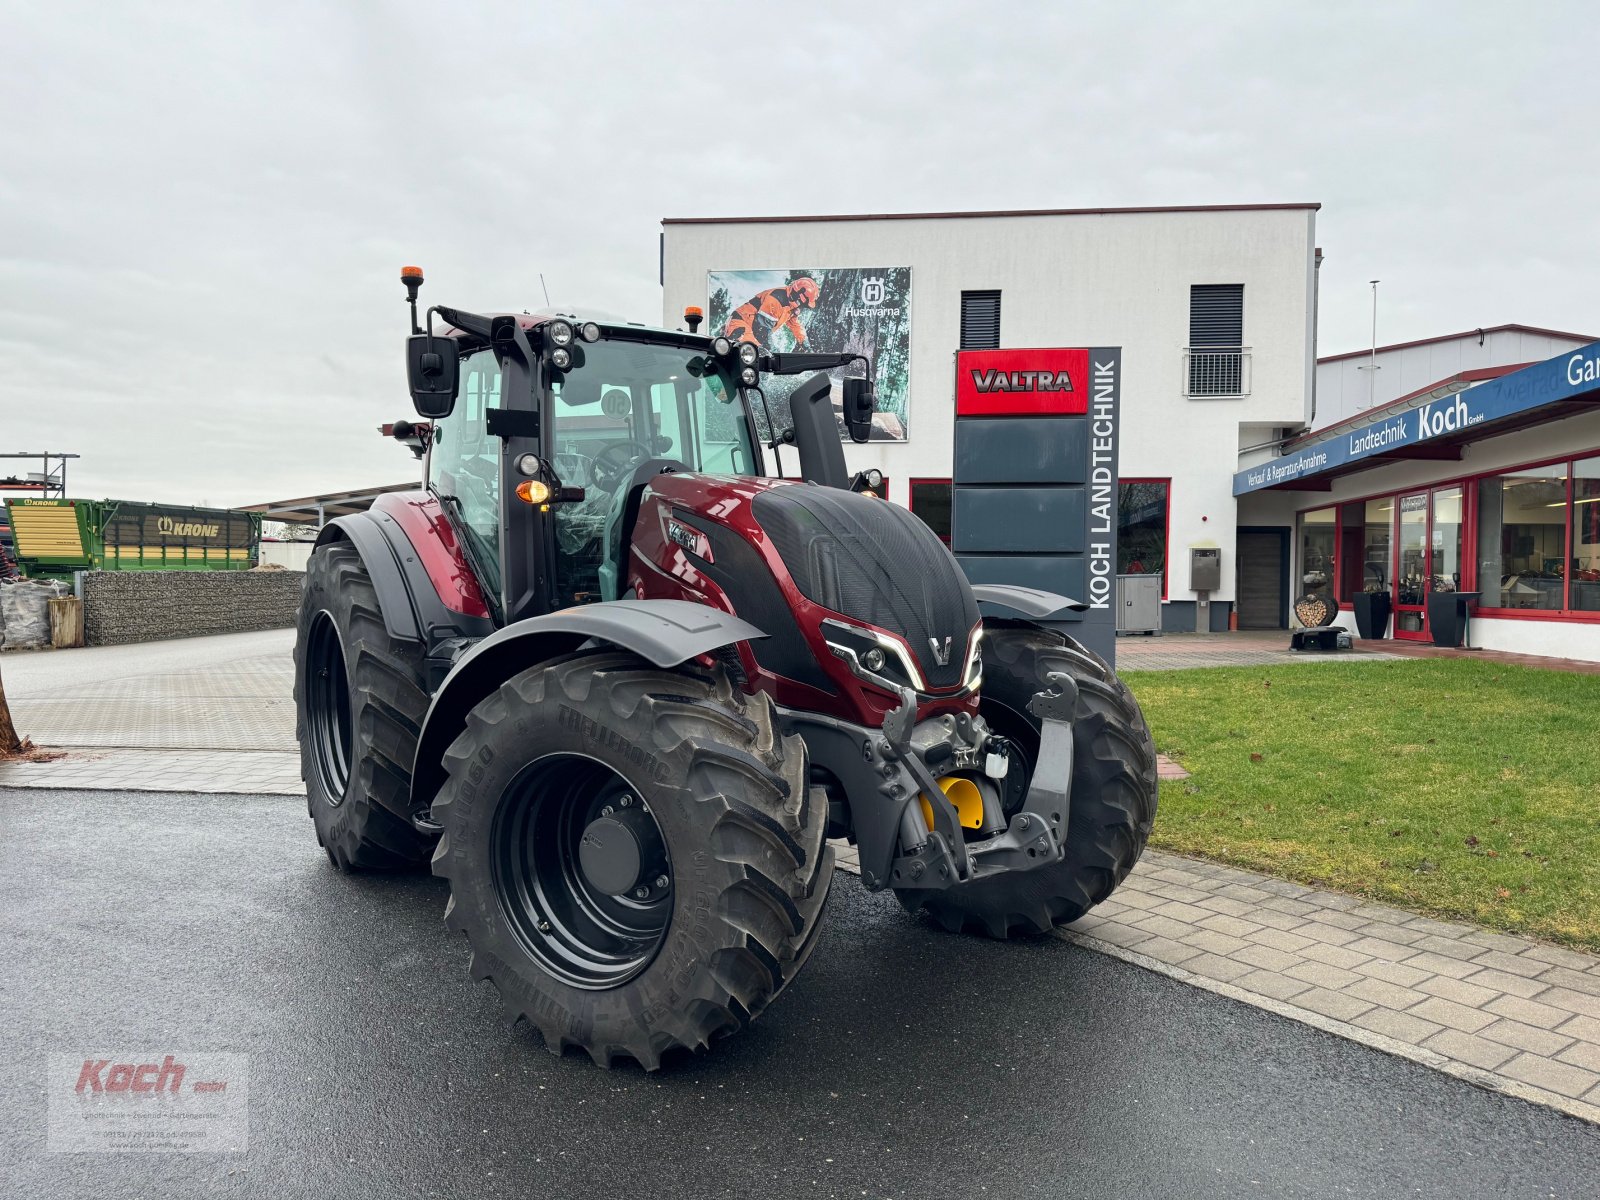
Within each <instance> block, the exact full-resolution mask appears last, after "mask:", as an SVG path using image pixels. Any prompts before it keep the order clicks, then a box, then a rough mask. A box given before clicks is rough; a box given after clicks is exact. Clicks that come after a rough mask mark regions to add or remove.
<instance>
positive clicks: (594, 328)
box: [579, 321, 600, 342]
mask: <svg viewBox="0 0 1600 1200" xmlns="http://www.w3.org/2000/svg"><path fill="white" fill-rule="evenodd" d="M579 332H580V333H581V334H582V335H583V340H584V341H586V342H598V341H599V340H600V326H598V325H596V324H595V323H594V322H593V321H585V322H584V323H583V328H582V329H581V330H579Z"/></svg>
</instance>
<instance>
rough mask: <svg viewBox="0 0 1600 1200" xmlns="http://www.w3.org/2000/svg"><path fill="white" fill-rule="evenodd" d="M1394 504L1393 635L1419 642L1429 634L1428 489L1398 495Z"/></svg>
mask: <svg viewBox="0 0 1600 1200" xmlns="http://www.w3.org/2000/svg"><path fill="white" fill-rule="evenodd" d="M1396 507H1397V508H1398V509H1399V510H1400V529H1399V536H1398V537H1396V538H1395V540H1394V553H1395V570H1394V635H1395V637H1397V638H1405V639H1408V640H1410V641H1417V642H1420V641H1423V640H1424V639H1426V638H1427V636H1428V618H1427V604H1428V493H1427V492H1417V493H1416V494H1414V495H1410V496H1401V497H1400V503H1399V504H1398V505H1397V506H1396Z"/></svg>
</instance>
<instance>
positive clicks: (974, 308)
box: [961, 292, 1000, 350]
mask: <svg viewBox="0 0 1600 1200" xmlns="http://www.w3.org/2000/svg"><path fill="white" fill-rule="evenodd" d="M961 348H962V349H963V350H998V349H999V348H1000V293H999V292H962V293H961Z"/></svg>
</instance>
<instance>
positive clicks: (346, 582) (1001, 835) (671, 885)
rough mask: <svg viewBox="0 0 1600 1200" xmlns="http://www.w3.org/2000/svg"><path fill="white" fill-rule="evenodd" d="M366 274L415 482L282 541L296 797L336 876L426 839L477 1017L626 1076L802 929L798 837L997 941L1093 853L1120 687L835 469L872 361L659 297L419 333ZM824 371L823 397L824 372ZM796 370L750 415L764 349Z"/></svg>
mask: <svg viewBox="0 0 1600 1200" xmlns="http://www.w3.org/2000/svg"><path fill="white" fill-rule="evenodd" d="M402 280H403V282H404V283H405V284H406V286H407V290H408V293H409V298H410V303H411V312H412V336H411V338H410V339H409V343H408V367H409V374H410V382H411V391H412V398H413V402H414V404H415V406H416V410H417V413H418V415H419V416H420V417H421V418H422V420H420V421H418V422H400V423H398V424H397V427H396V428H395V429H394V431H393V432H394V434H395V436H396V437H397V438H399V439H400V440H402V441H405V442H408V443H409V444H411V445H412V446H413V448H414V449H416V451H417V452H418V453H420V454H422V455H423V458H424V461H425V463H426V472H425V473H426V485H425V489H424V490H422V491H419V492H413V493H400V494H391V495H386V496H383V497H381V498H380V499H379V500H378V501H377V502H376V503H375V504H374V505H373V507H372V509H371V510H370V511H369V512H366V513H362V514H359V515H356V516H349V517H342V518H339V519H338V520H336V521H333V522H332V523H330V524H329V525H328V526H327V527H326V528H325V529H324V530H323V531H322V534H321V536H320V538H319V539H318V542H317V546H316V549H315V551H314V553H313V554H312V557H311V562H310V565H309V568H308V570H307V574H306V585H305V598H304V602H303V605H302V607H301V611H300V621H299V638H298V642H297V646H296V650H295V662H296V682H295V698H296V704H297V707H298V724H299V736H300V744H301V755H302V760H303V768H304V774H305V780H306V789H307V793H308V803H309V806H310V811H311V816H312V819H313V820H314V821H315V822H316V830H317V838H318V841H319V842H321V844H322V845H323V847H324V848H325V849H326V851H327V854H328V857H329V858H330V859H331V860H332V861H333V862H334V863H335V864H336V865H337V866H338V867H340V868H342V869H344V870H351V871H354V870H366V869H384V868H396V867H404V866H407V865H410V864H415V863H419V862H421V861H422V860H424V859H427V858H429V857H430V856H431V858H432V863H433V870H434V873H435V874H438V875H441V876H444V877H445V878H447V879H449V881H450V892H451V895H450V902H449V905H448V907H447V908H446V910H445V920H446V922H447V923H448V925H449V926H450V927H451V928H453V929H458V930H460V931H461V932H462V933H464V934H466V936H467V939H468V941H469V943H470V945H471V949H472V974H473V976H474V977H475V978H479V979H490V980H492V981H493V982H494V984H495V986H496V987H497V988H498V990H499V992H500V995H501V997H502V998H503V1000H504V1002H505V1005H506V1007H507V1010H508V1014H509V1016H510V1017H511V1018H512V1019H515V1018H517V1017H525V1018H527V1020H528V1021H529V1022H531V1023H532V1024H533V1025H535V1026H537V1027H538V1029H539V1030H540V1031H541V1033H542V1034H543V1037H544V1040H545V1043H546V1045H547V1046H549V1047H550V1048H551V1049H552V1050H554V1051H556V1052H557V1053H559V1052H560V1051H562V1050H563V1049H564V1048H566V1047H567V1046H569V1045H577V1046H581V1047H582V1048H583V1049H585V1050H587V1051H588V1052H589V1054H590V1055H591V1056H593V1058H594V1059H595V1061H596V1062H599V1063H602V1064H606V1065H609V1064H610V1063H611V1062H612V1061H614V1060H616V1059H618V1058H633V1059H635V1060H637V1061H638V1062H639V1063H640V1064H642V1065H643V1066H644V1067H646V1068H648V1069H654V1068H656V1067H659V1066H660V1064H661V1062H662V1058H663V1055H666V1054H668V1053H669V1052H672V1051H676V1050H684V1049H687V1050H691V1051H692V1050H698V1049H700V1048H703V1047H705V1046H706V1045H708V1044H709V1043H710V1042H711V1041H712V1040H713V1039H715V1038H717V1037H719V1036H721V1035H723V1034H726V1033H730V1032H732V1031H734V1030H737V1029H739V1028H742V1027H743V1026H744V1025H746V1024H747V1023H748V1022H750V1021H751V1020H752V1019H753V1018H755V1017H756V1016H757V1015H759V1014H760V1012H761V1011H762V1010H763V1009H764V1008H765V1007H766V1006H767V1004H768V1003H770V1002H771V1001H772V999H773V998H774V997H775V996H776V995H777V994H778V993H779V992H780V991H782V990H783V988H784V987H785V986H786V985H787V984H788V983H789V982H790V981H791V980H793V979H794V977H795V976H796V974H797V973H798V972H799V970H800V968H801V967H802V966H803V965H804V964H805V962H806V959H807V957H808V956H809V955H810V954H811V951H812V950H813V949H814V947H815V946H816V942H817V933H818V929H819V927H820V924H821V918H822V913H823V908H824V904H825V902H826V900H827V896H828V890H829V887H830V885H831V884H832V882H833V851H832V849H831V848H830V847H829V845H828V841H829V839H832V838H847V839H849V840H850V841H851V842H853V843H854V844H855V845H856V846H857V848H858V851H859V855H860V860H861V882H862V883H863V884H864V885H865V886H866V888H867V889H868V890H869V891H881V890H883V889H885V888H888V889H891V890H893V892H894V893H895V895H896V896H897V897H898V898H899V899H900V902H901V903H902V904H903V905H904V906H905V907H906V909H908V910H910V911H913V912H915V911H918V910H923V909H926V910H927V911H928V912H929V913H930V914H931V915H932V916H933V918H934V919H935V920H937V921H938V922H939V923H940V924H941V925H943V926H944V927H945V928H947V929H950V930H962V929H972V930H977V931H980V932H983V933H987V934H989V935H991V936H993V937H997V938H998V937H1007V936H1011V935H1013V934H1017V933H1025V934H1032V933H1039V932H1042V931H1046V930H1049V929H1051V928H1052V927H1054V926H1057V925H1062V924H1065V923H1067V922H1069V921H1072V920H1074V919H1076V918H1077V917H1079V916H1082V915H1083V913H1085V912H1086V911H1088V909H1089V908H1090V907H1091V906H1093V905H1094V904H1096V903H1097V902H1099V901H1100V900H1103V899H1104V898H1105V897H1106V896H1107V895H1109V894H1110V892H1111V890H1112V889H1113V888H1114V887H1116V886H1117V884H1118V883H1119V882H1120V881H1121V880H1122V879H1123V877H1124V876H1125V875H1127V873H1128V871H1129V870H1130V869H1131V868H1132V866H1133V864H1134V862H1135V861H1136V860H1137V859H1138V857H1139V854H1140V852H1141V851H1142V850H1143V848H1144V845H1145V840H1146V838H1147V836H1148V835H1149V832H1150V826H1151V821H1152V819H1153V818H1154V815H1155V809H1156V765H1155V753H1154V750H1153V747H1152V745H1151V741H1150V733H1149V730H1148V728H1147V727H1146V725H1145V722H1144V719H1143V717H1142V716H1141V714H1140V712H1139V707H1138V705H1137V704H1136V703H1135V702H1134V699H1133V697H1132V696H1131V695H1130V694H1129V692H1128V690H1127V688H1126V687H1124V686H1123V684H1122V683H1121V682H1120V681H1119V680H1118V679H1117V678H1116V676H1115V675H1114V674H1113V673H1112V672H1111V670H1110V669H1109V668H1108V667H1107V666H1106V664H1105V663H1104V662H1103V661H1101V660H1100V659H1099V658H1097V657H1096V656H1095V655H1093V654H1091V653H1090V652H1089V651H1087V650H1085V649H1084V648H1083V647H1082V646H1080V645H1079V644H1078V643H1077V642H1075V641H1074V640H1073V639H1072V638H1070V637H1068V636H1066V635H1064V634H1062V633H1061V632H1059V631H1058V630H1057V629H1055V628H1052V627H1050V626H1048V625H1046V624H1041V622H1042V621H1045V620H1047V619H1048V618H1051V617H1052V616H1054V615H1056V614H1059V613H1062V612H1064V611H1066V610H1068V609H1071V608H1073V607H1075V605H1074V602H1073V601H1070V600H1068V599H1066V598H1064V597H1061V596H1056V595H1052V594H1049V593H1044V592H1039V591H1035V590H1032V589H1027V588H1020V587H1003V586H992V585H985V586H974V585H970V584H969V583H968V582H967V580H966V578H965V576H964V575H963V574H962V572H961V569H960V568H959V567H958V566H957V564H956V562H955V560H954V559H953V558H952V557H951V556H950V553H949V551H948V550H946V548H945V547H944V545H943V544H942V543H941V542H940V540H939V539H938V537H937V536H935V535H934V533H933V532H932V531H931V530H929V529H928V528H927V527H926V526H925V525H923V524H922V522H921V521H920V520H918V518H916V517H914V516H913V515H912V514H911V513H909V512H908V511H906V510H905V509H903V508H900V507H899V506H897V505H894V504H890V503H887V502H885V501H882V500H879V499H877V498H875V497H874V496H873V495H871V494H870V492H868V491H867V490H866V488H865V486H864V480H863V479H862V478H861V477H860V476H858V477H856V478H855V479H854V480H852V479H851V478H850V477H849V476H848V474H847V472H846V469H845V464H844V453H843V449H842V446H841V441H840V425H841V423H842V424H843V426H844V427H845V430H846V432H848V433H849V434H850V435H851V436H852V437H853V438H854V439H856V440H861V441H864V440H865V439H866V437H867V433H868V428H869V426H870V422H871V418H872V412H873V405H874V400H873V395H872V390H871V384H870V382H869V379H870V376H871V370H870V364H867V363H865V362H864V360H861V359H860V358H859V356H854V355H823V354H782V355H780V354H769V353H766V352H765V351H763V350H761V349H760V348H759V347H758V346H756V345H755V344H754V343H749V342H746V343H743V344H737V343H733V342H731V341H730V340H729V339H727V338H726V337H721V336H717V337H705V336H701V335H699V334H698V333H697V332H695V330H696V329H697V327H698V320H697V319H696V318H697V317H698V313H697V312H696V311H695V310H690V313H688V314H686V318H687V320H686V323H687V324H688V325H689V327H690V332H687V333H685V332H682V331H671V330H664V329H649V328H645V327H642V326H639V325H633V324H627V323H622V322H612V321H608V320H587V319H584V318H582V317H581V316H578V315H574V314H564V315H562V314H550V315H537V316H528V315H498V316H479V315H477V314H474V313H469V312H463V311H460V310H456V309H450V308H444V307H436V308H431V309H429V310H428V312H427V315H426V326H427V327H426V329H424V328H423V327H422V325H421V324H419V322H418V319H417V307H416V302H417V289H418V287H419V286H420V284H421V283H422V273H421V272H420V271H419V270H417V269H416V268H406V271H405V272H403V274H402ZM436 330H437V331H436ZM860 367H866V368H867V370H866V371H865V377H860V376H859V375H856V376H852V377H850V378H846V379H845V380H844V382H843V385H842V395H843V410H842V415H840V414H837V413H836V408H835V404H834V402H833V400H832V395H831V393H832V384H831V381H830V379H829V376H828V374H827V372H828V371H829V370H833V369H838V368H844V369H845V370H847V371H850V370H855V369H859V368H860ZM812 372H815V373H816V374H815V375H814V377H813V378H811V379H810V380H808V381H806V382H805V383H802V384H801V385H800V386H799V388H798V389H797V390H796V391H795V393H794V395H793V397H792V400H791V409H792V424H791V425H790V426H789V427H788V428H785V429H780V430H771V431H769V432H770V435H771V436H769V437H768V438H766V439H763V438H761V437H760V436H758V423H757V420H756V409H757V407H758V406H764V403H765V402H764V399H763V393H762V391H761V380H762V377H763V375H765V374H802V373H812ZM769 424H770V422H769ZM784 449H789V450H790V452H791V454H792V455H793V457H794V458H796V459H797V460H798V473H797V474H795V473H794V472H791V476H790V477H789V478H783V477H781V463H779V462H778V461H777V460H778V456H779V454H780V453H781V451H782V450H784ZM768 453H770V454H771V455H772V458H773V461H774V465H775V466H777V467H778V469H779V474H778V475H777V476H769V475H768V473H767V454H768ZM864 492H866V494H863V493H864ZM980 614H981V615H980Z"/></svg>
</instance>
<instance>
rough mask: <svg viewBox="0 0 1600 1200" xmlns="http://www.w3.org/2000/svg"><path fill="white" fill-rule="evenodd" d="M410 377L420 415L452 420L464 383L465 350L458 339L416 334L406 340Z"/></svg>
mask: <svg viewBox="0 0 1600 1200" xmlns="http://www.w3.org/2000/svg"><path fill="white" fill-rule="evenodd" d="M406 374H407V376H409V378H410V381H411V403H412V405H413V406H414V407H415V408H416V410H417V416H419V417H426V418H427V419H429V420H438V419H439V418H440V417H448V416H449V415H450V412H451V410H452V409H454V408H455V406H456V391H457V389H458V387H459V386H460V383H461V347H460V346H458V345H457V344H456V340H455V338H450V337H434V336H432V335H431V334H426V333H416V334H412V335H411V336H410V337H409V338H407V339H406Z"/></svg>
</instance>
